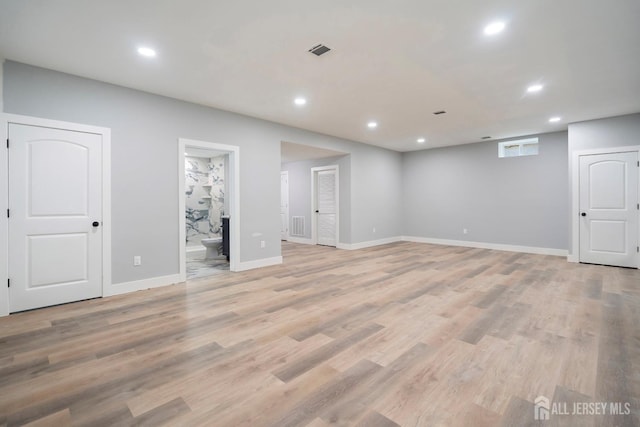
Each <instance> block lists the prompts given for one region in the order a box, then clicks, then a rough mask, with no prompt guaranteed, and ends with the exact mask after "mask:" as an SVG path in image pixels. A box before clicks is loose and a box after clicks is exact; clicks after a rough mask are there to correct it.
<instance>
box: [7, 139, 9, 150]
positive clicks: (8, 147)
mask: <svg viewBox="0 0 640 427" xmlns="http://www.w3.org/2000/svg"><path fill="white" fill-rule="evenodd" d="M7 148H9V138H7Z"/></svg>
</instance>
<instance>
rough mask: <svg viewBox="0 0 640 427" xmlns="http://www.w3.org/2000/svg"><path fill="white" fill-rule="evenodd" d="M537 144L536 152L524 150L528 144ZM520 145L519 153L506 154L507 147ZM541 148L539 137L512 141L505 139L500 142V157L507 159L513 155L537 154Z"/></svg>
mask: <svg viewBox="0 0 640 427" xmlns="http://www.w3.org/2000/svg"><path fill="white" fill-rule="evenodd" d="M534 144H535V145H536V152H535V153H525V152H524V151H523V147H525V146H527V145H534ZM516 146H517V147H518V154H514V155H506V149H507V148H512V147H516ZM539 150H540V145H539V144H538V138H525V139H513V140H511V141H503V142H499V143H498V157H499V158H501V159H507V158H511V157H522V156H537V155H538V153H539Z"/></svg>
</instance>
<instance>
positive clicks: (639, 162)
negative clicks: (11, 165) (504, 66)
mask: <svg viewBox="0 0 640 427" xmlns="http://www.w3.org/2000/svg"><path fill="white" fill-rule="evenodd" d="M8 143H9V140H8V139H7V144H8ZM638 167H639V168H640V160H638Z"/></svg>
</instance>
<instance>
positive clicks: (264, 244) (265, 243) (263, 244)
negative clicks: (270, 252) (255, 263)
mask: <svg viewBox="0 0 640 427" xmlns="http://www.w3.org/2000/svg"><path fill="white" fill-rule="evenodd" d="M260 247H261V248H262V249H264V248H266V247H267V242H265V241H264V240H260Z"/></svg>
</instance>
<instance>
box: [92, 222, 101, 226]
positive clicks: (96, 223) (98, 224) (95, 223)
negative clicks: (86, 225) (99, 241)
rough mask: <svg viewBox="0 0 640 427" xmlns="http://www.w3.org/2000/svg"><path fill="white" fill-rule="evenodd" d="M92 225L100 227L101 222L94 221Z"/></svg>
mask: <svg viewBox="0 0 640 427" xmlns="http://www.w3.org/2000/svg"><path fill="white" fill-rule="evenodd" d="M91 225H93V226H94V227H99V226H100V223H99V222H98V221H93V222H92V223H91Z"/></svg>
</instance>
